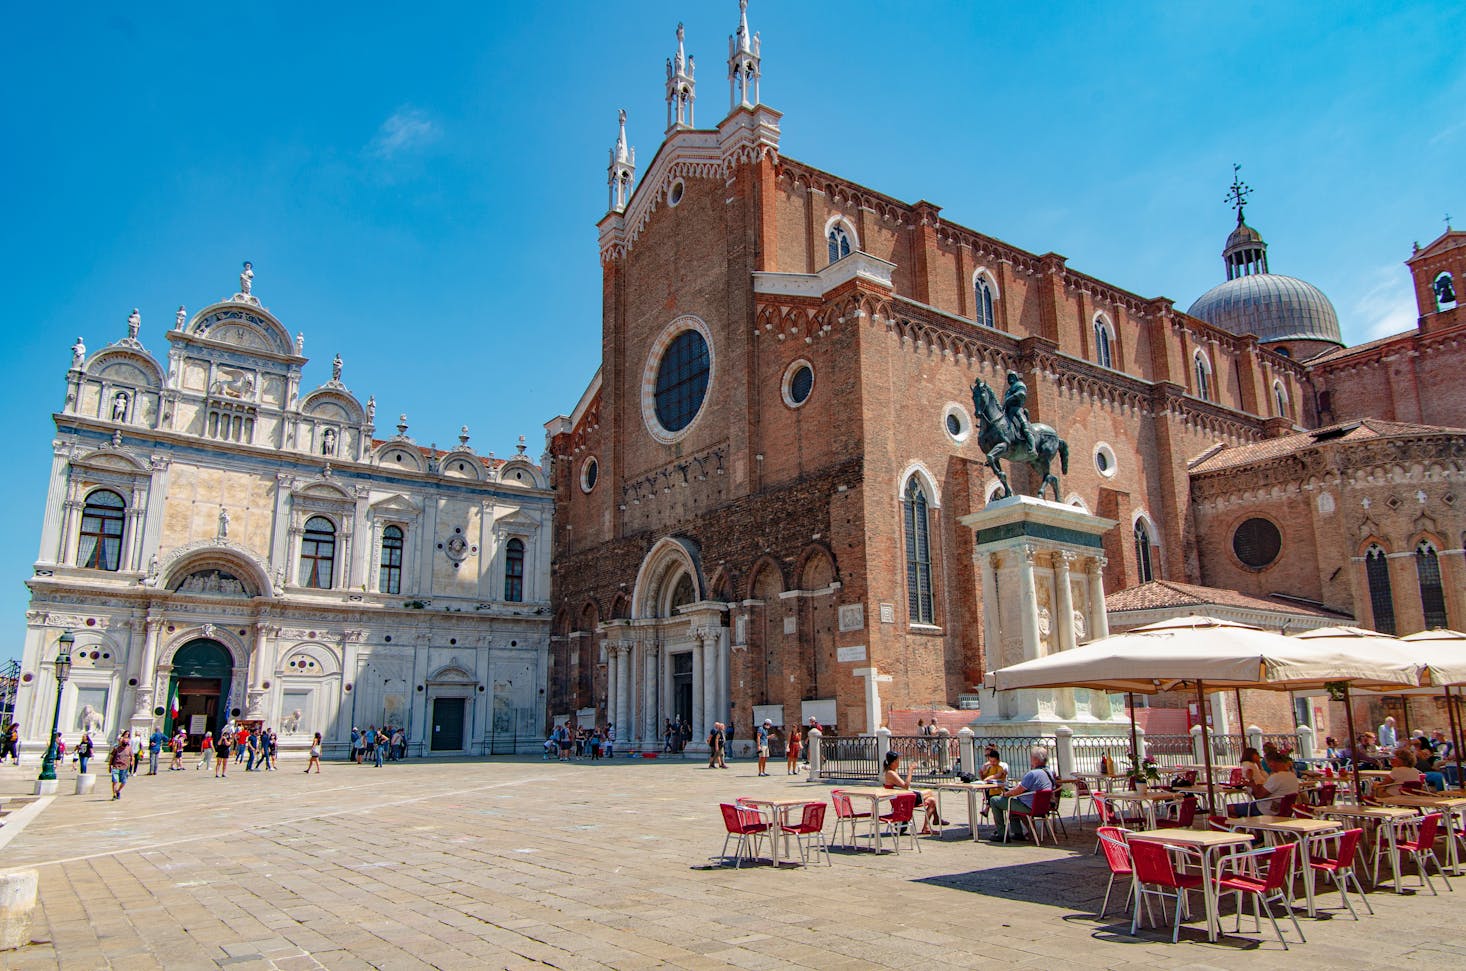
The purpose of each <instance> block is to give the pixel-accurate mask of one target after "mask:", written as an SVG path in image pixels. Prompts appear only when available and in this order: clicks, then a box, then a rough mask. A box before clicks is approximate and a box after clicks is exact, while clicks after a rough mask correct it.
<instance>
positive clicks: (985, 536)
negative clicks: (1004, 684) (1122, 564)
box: [958, 496, 1130, 735]
mask: <svg viewBox="0 0 1466 971" xmlns="http://www.w3.org/2000/svg"><path fill="white" fill-rule="evenodd" d="M958 521H959V522H960V523H962V525H964V526H967V527H969V528H970V529H972V530H973V532H974V533H975V534H976V537H975V539H976V547H975V549H974V552H973V557H974V559H975V560H976V562H977V567H978V575H979V577H980V578H981V583H982V589H981V597H982V605H983V612H982V616H983V644H984V646H985V648H986V652H987V653H986V666H987V668H988V669H989V670H993V669H995V668H1001V667H1007V666H1008V665H1010V664H1017V663H1019V662H1021V661H1028V660H1032V659H1034V658H1039V657H1045V656H1047V655H1049V654H1053V653H1055V652H1057V651H1065V650H1068V649H1070V648H1072V647H1074V646H1076V645H1078V644H1082V643H1084V642H1085V641H1089V640H1093V639H1095V638H1100V637H1107V636H1109V624H1108V622H1107V620H1106V617H1105V585H1104V576H1103V570H1104V564H1105V556H1104V544H1103V541H1102V537H1103V535H1104V534H1105V532H1107V531H1108V530H1110V529H1112V528H1113V527H1114V526H1115V525H1116V523H1115V520H1113V519H1103V518H1101V517H1099V516H1092V515H1090V514H1089V513H1087V512H1085V511H1084V510H1082V509H1079V508H1078V507H1076V506H1066V505H1063V504H1061V503H1057V502H1049V501H1047V500H1044V499H1036V498H1034V497H1032V496H1009V497H1008V498H1006V499H998V500H996V501H994V502H991V503H989V504H988V505H987V507H986V508H984V509H983V510H982V511H981V512H977V513H973V514H972V515H970V516H963V517H962V518H961V519H960V520H958ZM1060 725H1067V726H1069V727H1070V728H1071V729H1073V731H1074V732H1075V734H1082V735H1113V734H1116V733H1119V732H1124V731H1128V730H1129V725H1130V721H1129V719H1128V718H1126V717H1125V714H1124V710H1123V708H1121V709H1120V710H1119V712H1118V713H1116V711H1115V710H1114V708H1113V707H1112V706H1111V704H1110V698H1109V696H1108V695H1106V694H1103V693H1100V692H1090V691H1088V690H1085V689H1082V688H1080V689H1076V688H1056V689H1052V690H1028V689H1025V690H1021V691H1004V692H1001V693H998V694H996V695H995V694H993V693H991V692H987V691H984V692H983V693H982V710H981V714H980V715H979V717H978V718H977V720H976V721H974V722H973V723H972V729H973V731H974V732H977V733H979V734H986V735H1050V734H1053V733H1054V731H1055V730H1056V729H1057V728H1058V727H1059V726H1060Z"/></svg>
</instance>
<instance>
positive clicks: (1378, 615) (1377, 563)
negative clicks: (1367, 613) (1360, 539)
mask: <svg viewBox="0 0 1466 971" xmlns="http://www.w3.org/2000/svg"><path fill="white" fill-rule="evenodd" d="M1364 576H1365V579H1366V580H1368V581H1369V608H1370V610H1371V611H1372V612H1373V614H1374V629H1375V630H1377V631H1379V632H1380V633H1381V634H1391V635H1393V634H1394V633H1395V597H1394V593H1393V592H1392V591H1391V590H1390V563H1389V560H1387V559H1386V558H1385V551H1384V550H1382V549H1380V548H1379V547H1378V546H1371V547H1370V548H1369V552H1367V553H1365V554H1364Z"/></svg>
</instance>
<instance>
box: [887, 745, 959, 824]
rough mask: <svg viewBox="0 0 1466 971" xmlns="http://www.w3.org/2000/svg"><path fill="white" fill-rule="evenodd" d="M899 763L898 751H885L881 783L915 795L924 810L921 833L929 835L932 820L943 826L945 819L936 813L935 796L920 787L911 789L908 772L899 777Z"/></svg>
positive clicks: (945, 822)
mask: <svg viewBox="0 0 1466 971" xmlns="http://www.w3.org/2000/svg"><path fill="white" fill-rule="evenodd" d="M900 763H901V753H900V752H897V751H895V750H894V749H893V750H891V751H889V752H887V753H886V759H885V764H884V765H883V766H882V769H883V770H884V771H883V772H882V773H881V785H883V786H885V787H886V788H887V789H905V790H907V791H909V792H910V793H911V794H912V795H914V796H916V802H917V804H918V805H919V806H921V808H922V809H924V810H926V819H925V821H924V822H923V823H922V826H921V835H922V836H930V835H931V831H932V823H933V822H935V823H936V824H937V825H938V826H945V825H947V821H946V820H945V819H942V818H941V817H940V816H938V815H937V797H936V796H928V795H926V794H925V793H923V792H922V791H921V790H920V789H912V788H911V773H910V772H908V773H906V777H905V778H902V777H901V769H900Z"/></svg>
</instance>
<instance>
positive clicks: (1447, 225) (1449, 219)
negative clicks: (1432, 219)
mask: <svg viewBox="0 0 1466 971" xmlns="http://www.w3.org/2000/svg"><path fill="white" fill-rule="evenodd" d="M1450 231H1451V214H1450V213H1446V232H1448V233H1449V232H1450Z"/></svg>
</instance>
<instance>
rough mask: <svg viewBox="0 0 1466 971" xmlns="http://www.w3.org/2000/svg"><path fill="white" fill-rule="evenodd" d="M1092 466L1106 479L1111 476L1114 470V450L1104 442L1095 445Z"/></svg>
mask: <svg viewBox="0 0 1466 971" xmlns="http://www.w3.org/2000/svg"><path fill="white" fill-rule="evenodd" d="M1094 467H1095V471H1097V472H1099V474H1100V475H1102V476H1104V477H1105V478H1106V479H1109V478H1112V477H1113V476H1114V474H1115V470H1116V463H1115V450H1114V449H1112V448H1110V446H1109V445H1107V444H1105V443H1104V442H1100V443H1099V444H1098V445H1096V446H1095V447H1094Z"/></svg>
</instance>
